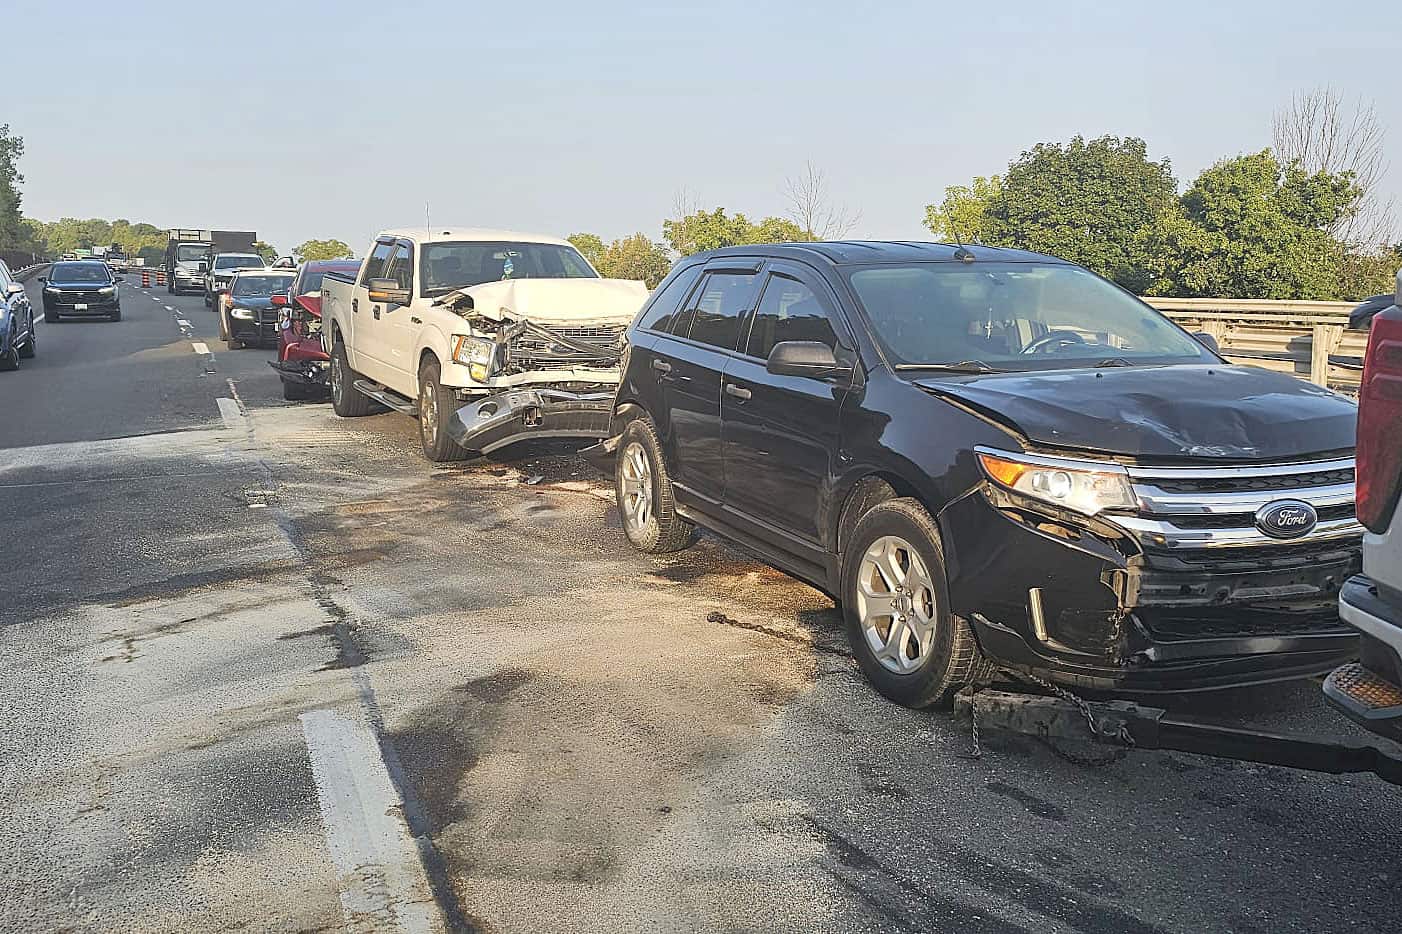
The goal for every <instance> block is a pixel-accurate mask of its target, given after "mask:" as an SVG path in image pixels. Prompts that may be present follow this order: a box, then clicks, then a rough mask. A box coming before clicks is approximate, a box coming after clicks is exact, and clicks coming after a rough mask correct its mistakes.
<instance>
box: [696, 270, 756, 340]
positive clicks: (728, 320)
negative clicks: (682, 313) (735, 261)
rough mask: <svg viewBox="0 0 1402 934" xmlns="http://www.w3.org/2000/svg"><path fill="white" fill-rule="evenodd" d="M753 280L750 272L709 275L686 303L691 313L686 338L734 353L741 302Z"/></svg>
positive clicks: (742, 310) (743, 312) (741, 307)
mask: <svg viewBox="0 0 1402 934" xmlns="http://www.w3.org/2000/svg"><path fill="white" fill-rule="evenodd" d="M754 281H755V274H754V273H752V272H712V273H707V274H706V278H705V279H703V280H702V281H701V287H700V288H699V289H697V290H696V292H695V293H693V294H692V296H691V301H689V302H687V304H688V305H689V306H691V307H690V310H691V311H692V312H693V316H692V320H691V333H690V334H688V335H687V336H688V337H690V338H691V339H692V340H694V341H700V342H701V343H703V344H712V345H714V346H716V347H721V348H724V349H725V350H734V349H735V341H736V338H738V337H739V335H740V318H741V317H742V316H743V315H744V314H745V311H746V310H747V309H746V307H745V304H746V302H745V300H746V299H747V298H749V297H750V288H751V286H753V284H754Z"/></svg>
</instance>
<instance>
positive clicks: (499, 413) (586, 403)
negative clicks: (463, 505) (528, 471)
mask: <svg viewBox="0 0 1402 934" xmlns="http://www.w3.org/2000/svg"><path fill="white" fill-rule="evenodd" d="M612 412H613V393H612V392H596V393H574V392H565V391H564V390H560V389H512V390H508V391H506V392H501V393H497V394H495V395H491V396H485V397H483V398H482V399H479V400H476V401H474V402H471V403H469V404H467V405H465V406H463V407H462V408H460V409H458V410H457V411H456V412H454V413H453V415H452V417H451V418H449V419H448V427H447V431H448V436H449V437H450V438H452V439H453V440H454V441H455V442H457V443H458V444H460V445H462V446H463V447H464V448H466V449H467V450H469V451H477V452H479V453H481V454H490V453H491V452H492V451H495V450H497V449H498V448H502V447H505V446H507V445H508V444H514V443H516V442H517V441H525V440H528V439H533V438H602V437H604V436H605V435H606V434H608V429H609V418H610V415H611V414H612Z"/></svg>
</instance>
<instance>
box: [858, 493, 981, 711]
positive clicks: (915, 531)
mask: <svg viewBox="0 0 1402 934" xmlns="http://www.w3.org/2000/svg"><path fill="white" fill-rule="evenodd" d="M847 542H848V547H847V551H846V553H845V554H844V555H843V559H842V604H843V616H844V618H845V620H846V623H847V638H848V641H849V642H850V643H851V646H852V655H853V656H854V657H855V658H856V660H857V664H858V666H860V667H861V669H862V672H863V673H864V674H865V675H866V676H867V680H868V681H870V682H871V684H872V686H873V687H875V688H876V690H877V691H879V692H880V693H881V694H883V695H884V696H885V697H886V698H888V699H889V700H892V701H895V702H896V703H897V704H900V705H901V706H903V707H916V708H919V707H929V706H932V705H935V704H941V703H944V702H946V701H948V699H949V698H950V697H952V696H953V695H954V693H955V692H956V691H958V690H959V689H960V688H961V687H963V686H965V685H967V684H971V683H974V682H976V681H978V680H980V678H981V677H982V676H983V675H984V673H985V671H986V664H985V663H984V661H983V655H982V653H981V652H980V651H979V648H978V644H977V643H976V642H975V641H974V635H973V632H972V631H971V630H970V629H969V625H968V623H966V622H965V621H964V620H962V619H960V618H959V617H957V616H954V615H953V614H952V613H950V611H949V585H948V583H947V582H946V580H945V570H944V547H943V545H942V543H941V541H940V533H939V528H938V526H936V525H935V521H934V520H933V519H932V518H931V517H930V514H929V513H928V512H926V511H925V508H924V507H923V506H921V505H920V503H918V502H916V501H915V500H913V499H910V498H901V499H892V500H887V501H886V502H883V503H879V504H878V505H876V506H873V507H872V508H871V509H870V510H868V511H867V512H866V513H865V514H864V515H862V516H861V517H860V518H858V519H857V521H856V527H855V528H854V529H853V531H852V534H851V535H849V536H847Z"/></svg>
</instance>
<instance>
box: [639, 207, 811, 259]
mask: <svg viewBox="0 0 1402 934" xmlns="http://www.w3.org/2000/svg"><path fill="white" fill-rule="evenodd" d="M662 236H663V238H664V239H665V240H666V241H667V243H668V244H670V245H671V247H672V249H673V250H675V251H677V252H678V253H680V254H681V255H682V256H690V255H691V254H692V253H700V252H702V251H703V250H718V249H720V248H721V247H727V246H740V245H743V244H747V243H785V242H791V241H804V240H812V239H813V238H812V236H810V235H809V234H808V232H807V231H805V230H803V229H802V228H801V227H799V225H798V224H796V223H795V222H793V221H791V220H788V219H786V218H782V217H766V218H765V219H764V220H762V221H760V222H759V223H758V224H754V223H751V222H750V220H749V218H747V217H745V215H743V214H734V215H730V214H726V213H725V208H716V209H715V210H714V211H697V212H696V213H695V214H689V215H687V216H685V217H681V218H670V219H668V220H665V221H663V222H662Z"/></svg>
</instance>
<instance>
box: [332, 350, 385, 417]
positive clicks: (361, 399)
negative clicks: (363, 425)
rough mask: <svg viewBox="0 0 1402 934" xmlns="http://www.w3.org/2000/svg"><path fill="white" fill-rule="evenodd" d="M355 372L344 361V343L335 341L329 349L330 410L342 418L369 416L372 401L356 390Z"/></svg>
mask: <svg viewBox="0 0 1402 934" xmlns="http://www.w3.org/2000/svg"><path fill="white" fill-rule="evenodd" d="M355 379H356V373H355V370H352V369H351V368H350V362H349V361H347V359H346V343H345V341H343V340H337V341H336V344H335V346H334V347H332V348H331V409H332V411H334V412H335V413H336V414H337V415H339V416H341V417H342V418H359V417H360V416H362V415H369V414H370V407H371V405H373V404H374V403H373V401H372V400H371V399H370V397H369V396H367V395H364V394H362V393H361V392H359V391H358V390H356V388H355V386H354V385H352V384H353V383H355Z"/></svg>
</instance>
